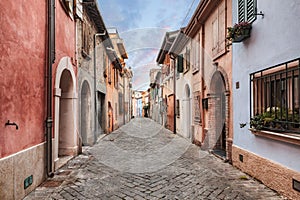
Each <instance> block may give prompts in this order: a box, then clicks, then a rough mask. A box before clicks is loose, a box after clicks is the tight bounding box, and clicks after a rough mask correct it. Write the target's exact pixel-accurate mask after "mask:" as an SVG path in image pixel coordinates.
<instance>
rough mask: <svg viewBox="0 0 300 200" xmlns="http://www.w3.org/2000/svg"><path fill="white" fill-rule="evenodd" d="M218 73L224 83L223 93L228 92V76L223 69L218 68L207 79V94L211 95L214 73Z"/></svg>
mask: <svg viewBox="0 0 300 200" xmlns="http://www.w3.org/2000/svg"><path fill="white" fill-rule="evenodd" d="M218 72H219V73H220V74H221V75H222V78H223V81H224V85H225V92H226V93H228V92H229V91H230V85H229V79H228V75H227V73H226V71H225V70H224V69H223V67H221V66H218V67H217V69H216V70H215V71H213V72H212V74H211V76H210V79H209V88H208V94H212V93H213V91H212V86H213V84H214V83H213V82H212V81H213V77H214V75H215V74H216V73H218Z"/></svg>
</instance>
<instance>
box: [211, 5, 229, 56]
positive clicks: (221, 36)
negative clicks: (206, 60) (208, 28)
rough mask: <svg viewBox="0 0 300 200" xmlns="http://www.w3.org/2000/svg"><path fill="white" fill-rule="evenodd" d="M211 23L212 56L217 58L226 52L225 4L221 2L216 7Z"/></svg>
mask: <svg viewBox="0 0 300 200" xmlns="http://www.w3.org/2000/svg"><path fill="white" fill-rule="evenodd" d="M214 17H215V18H214V20H213V22H212V39H213V41H212V42H213V46H212V54H213V57H214V58H216V57H219V56H221V55H222V54H224V53H225V52H226V3H225V1H222V2H221V3H220V5H219V6H218V8H217V10H216V12H215V14H214Z"/></svg>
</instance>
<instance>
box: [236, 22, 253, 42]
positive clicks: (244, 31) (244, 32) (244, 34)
mask: <svg viewBox="0 0 300 200" xmlns="http://www.w3.org/2000/svg"><path fill="white" fill-rule="evenodd" d="M250 34H251V26H245V27H239V30H238V31H236V33H235V34H234V37H233V38H232V42H242V41H243V40H245V39H247V38H249V37H250Z"/></svg>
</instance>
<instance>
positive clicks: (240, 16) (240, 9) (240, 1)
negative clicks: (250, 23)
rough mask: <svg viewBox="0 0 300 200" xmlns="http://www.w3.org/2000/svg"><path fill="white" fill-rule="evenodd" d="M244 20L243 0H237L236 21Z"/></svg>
mask: <svg viewBox="0 0 300 200" xmlns="http://www.w3.org/2000/svg"><path fill="white" fill-rule="evenodd" d="M244 21H245V0H238V22H244Z"/></svg>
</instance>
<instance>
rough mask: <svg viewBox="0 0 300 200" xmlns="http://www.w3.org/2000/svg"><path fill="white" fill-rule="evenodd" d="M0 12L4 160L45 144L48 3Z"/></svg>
mask: <svg viewBox="0 0 300 200" xmlns="http://www.w3.org/2000/svg"><path fill="white" fill-rule="evenodd" d="M0 8H1V9H0V16H1V17H0V25H1V29H0V49H1V51H0V87H1V89H0V114H1V115H0V158H1V157H5V156H8V155H10V154H13V153H15V152H18V151H20V150H22V149H25V148H28V147H30V146H33V145H36V144H38V143H41V142H43V141H44V119H45V111H44V110H45V62H46V55H45V52H46V32H45V31H46V2H45V1H30V2H28V1H18V2H16V1H0ZM7 120H10V121H13V122H16V123H17V124H18V125H19V130H16V128H15V127H14V126H6V127H5V123H6V122H7Z"/></svg>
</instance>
